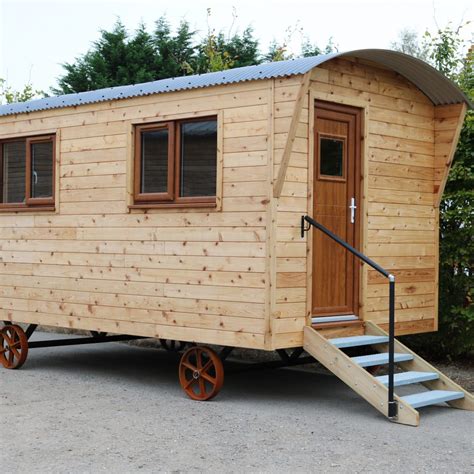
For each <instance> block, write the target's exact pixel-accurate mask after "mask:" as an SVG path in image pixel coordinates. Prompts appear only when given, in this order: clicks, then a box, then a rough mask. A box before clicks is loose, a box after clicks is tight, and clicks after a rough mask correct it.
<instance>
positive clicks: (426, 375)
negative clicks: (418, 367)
mask: <svg viewBox="0 0 474 474" xmlns="http://www.w3.org/2000/svg"><path fill="white" fill-rule="evenodd" d="M375 378H376V379H377V380H378V381H379V382H381V383H382V384H383V385H385V386H388V375H380V376H378V377H375ZM437 379H439V375H438V374H437V373H436V372H415V371H410V372H401V373H398V374H394V377H393V381H394V385H395V387H400V386H401V385H410V384H412V383H420V382H427V381H428V380H437Z"/></svg>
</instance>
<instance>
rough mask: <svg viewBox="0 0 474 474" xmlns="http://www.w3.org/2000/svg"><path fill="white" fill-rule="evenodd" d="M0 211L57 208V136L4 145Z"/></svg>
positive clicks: (0, 167) (1, 147)
mask: <svg viewBox="0 0 474 474" xmlns="http://www.w3.org/2000/svg"><path fill="white" fill-rule="evenodd" d="M0 160H1V163H0V173H1V179H0V185H1V190H0V198H1V201H0V208H3V209H10V208H12V209H17V208H20V209H22V208H27V209H28V208H38V207H48V208H51V207H52V206H54V136H53V135H48V136H40V137H28V138H18V139H10V140H2V141H0Z"/></svg>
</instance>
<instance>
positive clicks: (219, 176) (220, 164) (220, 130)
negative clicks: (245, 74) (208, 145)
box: [216, 110, 224, 211]
mask: <svg viewBox="0 0 474 474" xmlns="http://www.w3.org/2000/svg"><path fill="white" fill-rule="evenodd" d="M216 180H217V183H216V211H221V210H222V192H223V181H224V111H223V110H220V111H219V112H218V113H217V169H216Z"/></svg>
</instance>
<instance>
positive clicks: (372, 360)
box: [351, 352, 414, 367]
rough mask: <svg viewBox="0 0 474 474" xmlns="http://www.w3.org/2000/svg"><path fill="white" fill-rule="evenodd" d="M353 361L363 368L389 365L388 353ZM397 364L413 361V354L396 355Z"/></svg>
mask: <svg viewBox="0 0 474 474" xmlns="http://www.w3.org/2000/svg"><path fill="white" fill-rule="evenodd" d="M351 359H352V360H353V361H354V362H355V363H356V364H359V365H360V366H361V367H371V366H373V365H384V364H388V352H380V353H378V354H370V355H365V356H357V357H351ZM394 359H395V362H405V361H407V360H413V359H414V357H413V356H412V355H411V354H399V353H395V354H394Z"/></svg>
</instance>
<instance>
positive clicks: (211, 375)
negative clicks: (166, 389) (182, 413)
mask: <svg viewBox="0 0 474 474" xmlns="http://www.w3.org/2000/svg"><path fill="white" fill-rule="evenodd" d="M179 382H180V384H181V387H182V388H183V390H184V391H185V392H186V394H187V395H188V396H189V397H190V398H192V399H193V400H201V401H204V400H210V399H211V398H214V397H215V396H216V395H217V394H218V393H219V391H220V390H221V388H222V385H223V384H224V367H223V365H222V361H221V359H220V358H219V356H218V355H217V354H216V353H215V352H214V351H213V350H212V349H209V348H208V347H200V346H196V347H191V348H189V349H188V350H187V351H186V352H185V353H184V354H183V356H182V357H181V361H180V363H179Z"/></svg>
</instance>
